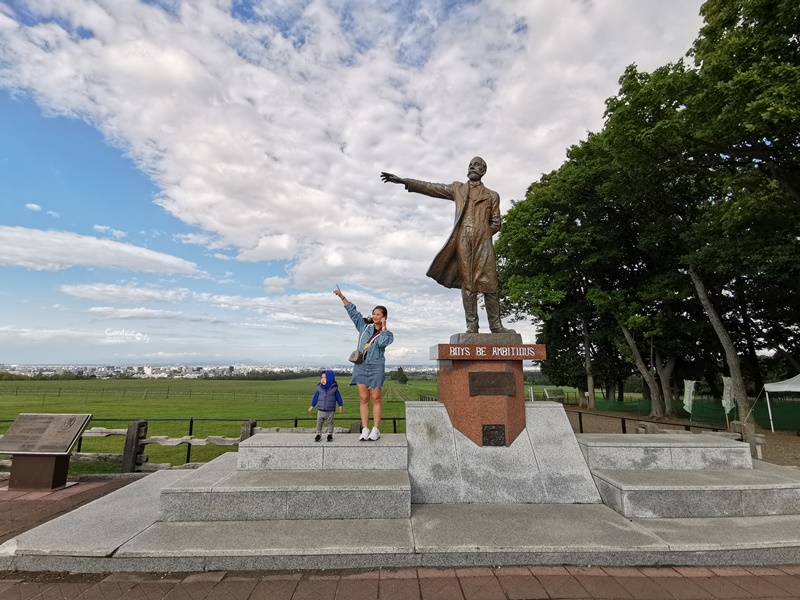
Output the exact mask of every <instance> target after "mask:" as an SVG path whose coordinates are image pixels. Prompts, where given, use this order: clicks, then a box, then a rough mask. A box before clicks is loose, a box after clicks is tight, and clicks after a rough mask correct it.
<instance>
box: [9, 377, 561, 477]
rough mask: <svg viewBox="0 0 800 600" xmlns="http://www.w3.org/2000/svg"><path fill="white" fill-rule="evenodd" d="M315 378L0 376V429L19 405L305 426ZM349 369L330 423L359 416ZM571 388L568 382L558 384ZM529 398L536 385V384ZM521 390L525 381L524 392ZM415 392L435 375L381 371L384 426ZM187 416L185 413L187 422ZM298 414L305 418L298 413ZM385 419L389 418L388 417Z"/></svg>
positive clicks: (90, 441) (94, 466)
mask: <svg viewBox="0 0 800 600" xmlns="http://www.w3.org/2000/svg"><path fill="white" fill-rule="evenodd" d="M318 381H319V380H318V379H317V378H316V377H309V378H304V379H290V380H282V381H241V380H219V379H104V380H86V379H83V380H51V381H45V380H31V381H0V433H4V432H5V431H6V430H7V429H8V427H9V426H10V425H11V422H12V421H13V420H14V419H15V418H16V417H17V415H19V413H56V414H57V413H68V414H69V413H72V414H85V413H88V414H91V415H92V421H91V422H90V423H89V428H92V427H106V428H108V429H126V428H127V424H128V422H129V421H131V420H134V419H147V420H148V435H149V436H168V437H173V438H174V437H183V436H185V435H189V433H190V431H189V428H190V423H191V434H192V435H194V436H195V437H198V438H205V437H208V436H211V435H222V436H226V437H235V438H238V437H239V434H240V431H241V425H242V422H243V421H246V420H249V419H255V420H256V421H258V425H259V427H293V426H294V424H295V419H297V420H298V421H297V424H298V426H299V427H313V426H314V425H315V422H316V411H314V412H312V413H309V412H308V407H309V405H310V403H311V398H312V397H313V395H314V391H315V388H314V386H315V385H316V384H317V382H318ZM348 381H349V377H348V376H346V375H342V376H340V377H339V382H340V388H339V390H340V392H341V394H342V398H343V399H344V412H343V413H342V414H339V413H337V414H336V425H337V426H340V427H349V426H350V424H351V423H352V422H353V421H356V420H358V419H359V401H358V392H357V391H356V388H355V387H354V386H353V387H350V386H348V385H347V382H348ZM564 389H565V390H567V391H574V390H572V389H571V388H564ZM535 391H536V395H537V398H542V397H543V388H542V387H541V386H536V388H535ZM528 393H529V390H528V386H526V388H525V394H526V398H527V394H528ZM420 394H424V395H428V396H436V395H437V382H436V381H431V380H418V379H411V380H409V382H408V383H407V384H399V383H397V382H395V381H391V380H389V379H387V380H386V385H385V387H384V389H383V422H382V423H381V431H383V432H384V433H392V432H394V431H395V427H396V431H397V432H398V433H404V432H405V421H404V420H403V419H404V418H405V402H406V401H411V400H418V399H419V396H420ZM190 419H192V421H191V422H190ZM302 419H305V420H302ZM393 419H397V420H396V421H394V420H393ZM124 440H125V438H124V437H123V436H114V437H108V438H85V439H83V440H82V441H81V452H100V453H114V454H121V453H122V450H123V446H124ZM235 449H236V446H213V445H209V446H194V447H192V449H191V462H207V461H209V460H212V459H213V458H216V457H217V456H219V455H220V454H222V453H223V452H230V451H235ZM147 456H148V458H149V461H150V462H151V463H171V464H173V465H181V464H184V463H185V462H186V457H187V446H186V444H183V445H180V446H174V447H163V446H158V445H156V444H151V445H148V446H147ZM118 471H119V465H116V464H111V463H106V464H103V463H89V464H85V463H84V464H81V463H75V462H73V463H72V465H71V467H70V472H71V473H72V474H79V473H98V472H118Z"/></svg>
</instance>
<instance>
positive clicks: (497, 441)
mask: <svg viewBox="0 0 800 600" xmlns="http://www.w3.org/2000/svg"><path fill="white" fill-rule="evenodd" d="M483 445H484V446H505V445H506V426H505V425H484V426H483Z"/></svg>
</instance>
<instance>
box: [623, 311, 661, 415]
mask: <svg viewBox="0 0 800 600" xmlns="http://www.w3.org/2000/svg"><path fill="white" fill-rule="evenodd" d="M619 326H620V327H621V328H622V334H623V335H624V336H625V341H626V342H628V347H629V348H630V349H631V352H632V353H633V359H634V362H635V363H636V368H637V369H639V373H641V375H642V377H643V378H644V380H645V382H646V383H647V389H649V390H650V416H651V417H654V418H657V417H663V416H664V407H663V404H662V400H661V392H660V390H659V389H658V383H656V378H655V376H654V375H653V373H652V372H651V371H650V370H649V369H648V368H647V365H645V364H644V360H643V359H642V354H641V352H639V348H638V347H637V346H636V342H635V341H634V339H633V335H632V334H631V332H630V329H628V328H627V327H626V326H625V325H624V324H623V323H620V324H619Z"/></svg>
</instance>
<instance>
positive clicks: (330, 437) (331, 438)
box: [328, 433, 333, 442]
mask: <svg viewBox="0 0 800 600" xmlns="http://www.w3.org/2000/svg"><path fill="white" fill-rule="evenodd" d="M328 441H329V442H332V441H333V436H332V435H331V434H330V433H329V434H328Z"/></svg>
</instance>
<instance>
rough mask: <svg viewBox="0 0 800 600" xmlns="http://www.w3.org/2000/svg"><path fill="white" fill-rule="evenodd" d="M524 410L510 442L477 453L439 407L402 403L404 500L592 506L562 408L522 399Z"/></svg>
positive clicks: (594, 497) (593, 491)
mask: <svg viewBox="0 0 800 600" xmlns="http://www.w3.org/2000/svg"><path fill="white" fill-rule="evenodd" d="M523 412H524V414H525V417H526V422H527V427H526V428H525V429H524V430H523V431H522V433H521V434H520V435H518V436H517V439H516V440H515V441H514V442H513V443H512V444H509V445H508V447H505V446H503V447H497V448H492V447H483V448H481V447H478V446H476V445H475V444H474V443H473V441H472V440H469V439H467V437H466V436H464V435H462V434H461V433H460V432H459V431H458V430H457V429H456V428H455V427H454V426H453V424H452V423H451V422H450V417H449V416H448V413H447V410H446V409H445V407H444V405H443V404H442V403H441V402H406V437H407V439H408V474H409V476H410V479H411V502H412V503H414V504H460V503H470V504H483V503H487V504H503V503H511V504H515V503H516V504H525V503H530V504H576V503H577V504H583V503H599V502H600V494H599V493H598V491H597V487H596V486H595V484H594V481H593V480H592V475H591V473H590V472H589V467H588V466H587V465H586V460H584V458H583V455H582V454H581V451H580V449H579V448H578V442H577V441H576V439H575V434H574V433H573V432H572V427H571V425H570V423H569V420H568V419H567V413H566V412H564V407H563V406H561V405H560V404H558V403H557V402H525V403H524V405H523ZM630 437H634V436H630ZM641 437H645V436H641ZM647 437H656V436H647ZM659 437H663V436H659Z"/></svg>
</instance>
